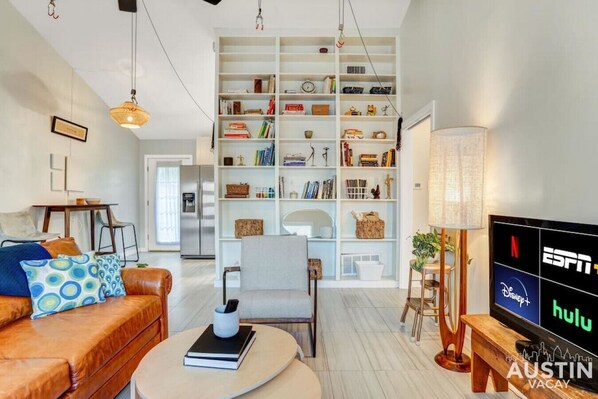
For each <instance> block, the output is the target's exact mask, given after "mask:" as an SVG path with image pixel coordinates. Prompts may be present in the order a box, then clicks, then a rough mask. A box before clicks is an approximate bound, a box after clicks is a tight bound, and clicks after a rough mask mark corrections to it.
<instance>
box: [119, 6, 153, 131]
mask: <svg viewBox="0 0 598 399" xmlns="http://www.w3.org/2000/svg"><path fill="white" fill-rule="evenodd" d="M136 84H137V13H132V14H131V100H130V101H125V102H124V103H122V104H120V105H119V106H117V107H114V108H111V109H110V117H111V118H112V120H114V122H116V123H118V124H119V125H120V126H122V127H124V128H127V129H138V128H140V127H141V126H143V125H145V124H146V123H147V122H148V121H149V119H150V115H149V113H147V111H145V110H144V109H143V108H141V107H140V106H139V104H138V103H137V98H136V95H137V90H136Z"/></svg>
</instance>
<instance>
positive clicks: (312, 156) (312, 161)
mask: <svg viewBox="0 0 598 399" xmlns="http://www.w3.org/2000/svg"><path fill="white" fill-rule="evenodd" d="M309 146H310V148H311V155H310V156H309V158H307V161H306V162H309V160H310V159H311V166H316V165H314V161H315V154H316V149H315V148H314V147H313V146H312V145H311V143H309Z"/></svg>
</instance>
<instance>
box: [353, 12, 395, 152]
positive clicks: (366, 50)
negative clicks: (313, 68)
mask: <svg viewBox="0 0 598 399" xmlns="http://www.w3.org/2000/svg"><path fill="white" fill-rule="evenodd" d="M343 1H344V0H343ZM347 2H348V3H349V9H350V10H351V15H353V21H355V27H357V33H359V39H360V40H361V44H362V45H363V49H364V50H365V55H366V56H367V57H368V61H369V63H370V66H371V67H372V71H374V75H375V76H376V80H377V81H378V84H379V85H380V88H382V87H384V86H383V85H382V82H381V81H380V77H379V76H378V72H376V68H375V67H374V63H373V62H372V58H371V57H370V53H369V51H368V47H367V46H366V45H365V40H363V35H362V34H361V29H359V24H358V23H357V17H356V16H355V11H354V10H353V4H352V3H351V0H347ZM384 96H385V97H386V101H388V103H389V104H390V106H391V107H392V109H394V111H395V112H396V113H397V115H398V116H399V119H398V120H397V142H396V145H395V149H396V150H397V151H400V150H401V141H402V137H401V136H402V134H401V133H402V130H403V115H401V113H400V112H399V110H398V109H397V107H395V105H394V104H393V103H392V101H390V97H388V94H387V93H386V92H384Z"/></svg>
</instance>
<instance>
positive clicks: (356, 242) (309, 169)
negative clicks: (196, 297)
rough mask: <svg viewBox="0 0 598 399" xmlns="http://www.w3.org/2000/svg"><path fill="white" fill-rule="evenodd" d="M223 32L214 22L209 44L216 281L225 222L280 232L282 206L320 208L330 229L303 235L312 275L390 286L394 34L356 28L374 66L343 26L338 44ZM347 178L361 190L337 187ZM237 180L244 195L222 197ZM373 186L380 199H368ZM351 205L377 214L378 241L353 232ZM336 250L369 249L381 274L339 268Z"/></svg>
mask: <svg viewBox="0 0 598 399" xmlns="http://www.w3.org/2000/svg"><path fill="white" fill-rule="evenodd" d="M233 33H234V34H229V32H228V31H218V32H217V34H218V35H219V36H218V39H217V42H216V45H215V48H216V53H217V55H216V109H215V113H216V126H215V136H216V137H215V138H216V140H215V157H214V158H215V170H216V171H217V173H216V177H215V181H216V192H217V195H218V198H217V201H216V202H217V206H216V212H217V220H218V222H217V224H216V235H217V245H216V276H217V281H216V285H217V286H219V285H221V277H222V271H223V268H224V267H226V266H232V265H236V264H238V262H239V261H240V251H241V243H240V240H239V239H236V238H235V234H234V225H235V220H236V219H262V220H263V230H264V231H263V233H264V234H285V233H286V231H285V229H284V228H283V226H282V220H283V219H284V217H285V215H287V214H288V213H290V212H292V211H296V210H299V209H320V210H323V211H325V212H326V213H328V214H329V215H330V216H331V217H332V219H333V221H334V225H333V235H332V237H329V236H328V235H326V238H322V237H321V236H320V237H318V236H317V235H316V236H315V237H312V238H309V240H308V245H309V256H310V257H311V258H320V259H321V260H322V266H323V279H322V280H321V282H319V283H318V284H319V285H321V286H322V287H397V286H398V274H399V273H398V263H399V259H400V256H399V250H400V246H399V240H398V237H399V213H400V211H399V205H400V202H399V198H398V193H399V192H400V189H399V184H400V181H399V168H398V165H399V156H398V152H395V150H394V149H395V145H396V142H397V137H396V135H397V121H398V115H397V112H396V111H395V110H399V111H400V109H401V108H400V87H399V79H398V54H399V51H398V37H397V35H396V32H394V31H388V32H384V34H380V32H377V34H376V35H368V36H364V40H365V43H366V45H367V49H368V52H369V58H370V59H371V61H372V63H373V65H374V68H375V71H374V68H372V66H371V65H370V63H369V60H368V56H367V55H366V53H365V50H364V47H363V45H362V43H361V39H360V38H359V36H357V35H355V36H350V35H347V37H346V39H345V44H344V46H343V47H342V48H340V49H339V48H337V47H336V46H335V41H336V38H335V34H336V32H334V31H331V32H330V33H329V34H328V35H319V36H318V35H310V34H308V35H305V33H303V34H296V33H294V34H283V33H279V32H277V33H271V32H267V33H266V32H259V33H255V32H252V33H249V32H248V33H247V34H246V35H245V34H244V35H243V36H241V35H239V32H238V31H237V32H233ZM361 67H363V68H361ZM355 72H357V73H355ZM361 72H365V73H361ZM376 74H377V75H376ZM235 129H238V130H239V129H240V130H242V131H241V132H239V131H236V130H235ZM244 130H246V131H248V132H249V134H250V136H248V135H247V133H246V132H245V131H244ZM311 154H313V157H311V158H310V155H311ZM324 154H326V156H324ZM239 156H242V157H243V159H244V160H245V161H244V163H245V166H240V165H239V162H238V161H237V159H238V157H239ZM225 158H226V164H225ZM231 159H232V160H233V164H232V165H230V161H231ZM353 181H363V182H365V187H364V190H362V191H363V192H364V194H363V195H360V196H355V195H353V193H352V192H350V191H349V190H347V187H346V186H347V185H349V183H348V182H353ZM308 182H311V185H308V184H307V183H308ZM316 182H317V183H318V184H317V185H315V183H316ZM331 182H332V184H333V186H334V190H330V184H331ZM240 183H247V184H249V186H250V191H249V197H248V198H230V196H229V198H227V196H226V185H227V184H240ZM314 185H315V187H316V190H314ZM377 187H378V188H379V199H373V195H372V193H371V190H372V189H374V190H375V189H376V188H377ZM387 187H388V188H387ZM322 188H325V189H322ZM264 192H266V193H272V192H274V195H263V193H264ZM331 193H332V194H333V195H331ZM352 211H355V212H357V213H358V214H361V213H367V212H376V213H377V214H378V216H379V218H380V219H381V220H383V221H384V222H385V223H384V238H376V239H359V238H357V236H356V221H355V219H354V217H353V216H352ZM346 254H373V255H375V257H376V259H377V260H379V262H380V263H381V264H384V271H383V274H382V278H381V279H380V280H375V281H365V280H360V279H359V277H358V275H357V273H356V270H355V268H354V267H343V264H342V262H343V260H345V261H346V259H347V258H346V256H344V255H346ZM231 283H233V284H234V282H233V281H231Z"/></svg>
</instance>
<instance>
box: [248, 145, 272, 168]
mask: <svg viewBox="0 0 598 399" xmlns="http://www.w3.org/2000/svg"><path fill="white" fill-rule="evenodd" d="M274 154H275V153H274V143H271V144H270V146H268V147H266V148H265V149H263V150H256V151H255V155H254V158H253V165H254V166H273V165H274Z"/></svg>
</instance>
